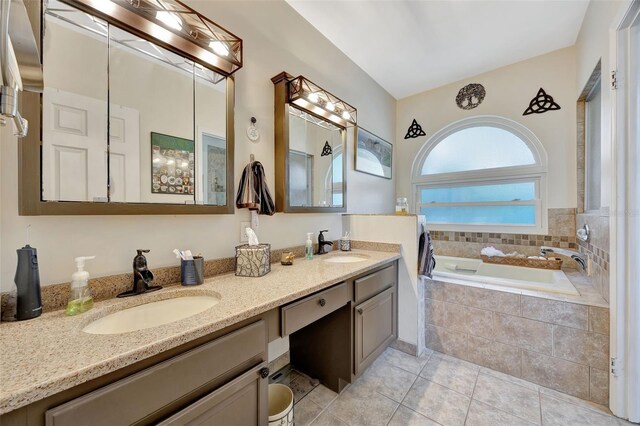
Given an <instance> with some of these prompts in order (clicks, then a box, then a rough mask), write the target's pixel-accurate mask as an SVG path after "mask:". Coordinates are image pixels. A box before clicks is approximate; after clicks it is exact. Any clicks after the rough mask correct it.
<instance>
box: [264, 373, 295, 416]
mask: <svg viewBox="0 0 640 426" xmlns="http://www.w3.org/2000/svg"><path fill="white" fill-rule="evenodd" d="M269 426H293V392H291V389H289V387H288V386H285V385H281V384H279V383H275V384H271V385H269Z"/></svg>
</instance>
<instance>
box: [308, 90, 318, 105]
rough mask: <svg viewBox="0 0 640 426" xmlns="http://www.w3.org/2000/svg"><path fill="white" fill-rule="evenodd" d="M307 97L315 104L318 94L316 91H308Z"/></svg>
mask: <svg viewBox="0 0 640 426" xmlns="http://www.w3.org/2000/svg"><path fill="white" fill-rule="evenodd" d="M307 99H309V101H311V102H313V103H314V104H315V103H316V102H318V94H317V93H316V92H311V93H309V96H307Z"/></svg>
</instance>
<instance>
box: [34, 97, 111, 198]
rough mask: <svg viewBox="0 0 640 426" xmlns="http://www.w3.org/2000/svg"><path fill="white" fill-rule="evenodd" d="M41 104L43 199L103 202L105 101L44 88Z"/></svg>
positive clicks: (105, 187) (104, 185)
mask: <svg viewBox="0 0 640 426" xmlns="http://www.w3.org/2000/svg"><path fill="white" fill-rule="evenodd" d="M43 103H44V105H43V114H42V115H43V118H42V120H43V122H42V141H43V143H42V190H43V194H42V195H43V198H44V199H45V200H56V201H99V202H106V201H107V169H106V167H105V166H104V163H105V161H104V156H105V151H106V147H107V122H106V117H107V104H106V102H105V101H104V100H100V99H95V98H90V97H86V96H81V95H76V94H74V93H69V92H63V91H61V90H57V89H51V88H45V91H44V95H43Z"/></svg>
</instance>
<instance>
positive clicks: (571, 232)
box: [431, 208, 582, 269]
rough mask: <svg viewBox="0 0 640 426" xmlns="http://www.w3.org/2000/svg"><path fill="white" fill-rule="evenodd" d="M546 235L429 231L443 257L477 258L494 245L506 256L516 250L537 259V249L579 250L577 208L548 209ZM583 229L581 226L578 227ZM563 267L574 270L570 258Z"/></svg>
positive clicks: (573, 263)
mask: <svg viewBox="0 0 640 426" xmlns="http://www.w3.org/2000/svg"><path fill="white" fill-rule="evenodd" d="M548 223H549V229H548V233H547V235H536V234H513V233H494V232H454V231H431V237H432V239H433V246H434V249H435V252H436V254H439V255H442V256H455V257H471V258H480V250H482V249H483V248H484V247H487V246H494V247H495V248H497V249H499V250H502V251H503V252H505V253H511V252H514V251H517V252H519V253H523V254H526V255H528V256H537V255H539V253H540V246H543V245H544V246H551V247H561V248H567V249H571V250H577V249H578V243H577V241H576V209H572V208H569V209H549V210H548ZM580 226H582V225H580ZM563 260H564V261H565V263H564V264H563V268H567V267H568V268H573V269H575V268H577V264H576V263H575V262H574V261H572V260H571V259H569V258H563Z"/></svg>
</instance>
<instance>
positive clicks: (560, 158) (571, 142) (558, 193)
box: [396, 47, 576, 208]
mask: <svg viewBox="0 0 640 426" xmlns="http://www.w3.org/2000/svg"><path fill="white" fill-rule="evenodd" d="M425 72H428V70H425ZM469 83H481V84H482V85H483V86H484V87H485V90H486V92H487V94H486V97H485V99H484V102H483V103H482V104H481V105H480V106H478V107H476V108H475V109H473V110H468V111H466V110H463V109H460V108H458V106H457V105H456V103H455V97H456V95H457V94H458V91H459V90H460V89H461V88H462V87H464V86H465V85H467V84H469ZM541 87H542V88H543V89H544V90H545V91H546V92H547V93H548V94H549V95H551V96H553V98H554V100H555V101H556V102H557V103H558V104H560V106H561V109H560V110H557V111H549V112H547V113H544V114H531V115H528V116H523V115H522V113H523V112H524V111H525V109H526V108H527V107H528V106H529V101H530V100H531V99H532V98H533V97H534V96H535V95H536V94H537V93H538V89H540V88H541ZM574 88H575V49H574V48H573V47H569V48H565V49H561V50H557V51H554V52H551V53H548V54H546V55H542V56H538V57H535V58H532V59H529V60H526V61H522V62H518V63H516V64H513V65H509V66H507V67H503V68H499V69H497V70H494V71H491V72H488V73H484V74H480V75H478V76H476V77H472V78H469V79H466V80H464V81H460V82H456V83H452V84H449V85H446V86H443V87H440V88H437V89H433V90H430V91H427V92H423V93H420V94H417V95H414V96H411V97H408V98H404V99H401V100H400V101H399V102H398V108H397V120H396V122H397V130H396V140H397V141H398V143H397V144H396V159H397V162H396V165H397V167H396V170H397V173H396V192H397V194H398V197H401V196H405V197H409V196H410V192H411V166H412V164H413V161H414V159H415V157H416V155H417V154H418V151H419V150H420V148H421V147H422V146H423V144H424V143H425V142H426V141H427V140H428V139H429V137H431V136H432V135H433V134H434V133H435V132H437V131H438V130H440V129H442V128H443V127H445V126H446V125H448V124H449V123H452V122H454V121H457V120H460V119H462V118H467V117H472V116H475V115H485V114H488V115H498V116H502V117H506V118H509V119H511V120H514V121H516V122H518V123H520V124H522V125H523V126H526V127H527V128H529V129H530V130H531V131H533V133H535V134H536V136H537V137H538V139H540V141H541V142H542V144H543V145H544V147H545V149H546V151H547V155H548V158H549V173H548V182H549V185H548V207H549V208H565V207H575V206H576V161H575V158H576V148H575V147H576V94H575V90H574ZM414 118H415V119H416V120H417V121H418V123H419V124H420V125H421V126H422V129H423V130H424V131H425V132H426V136H423V137H419V138H415V139H407V140H403V138H404V135H405V134H406V132H407V128H408V127H409V126H410V124H411V122H412V120H413V119H414ZM461 154H463V153H461Z"/></svg>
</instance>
